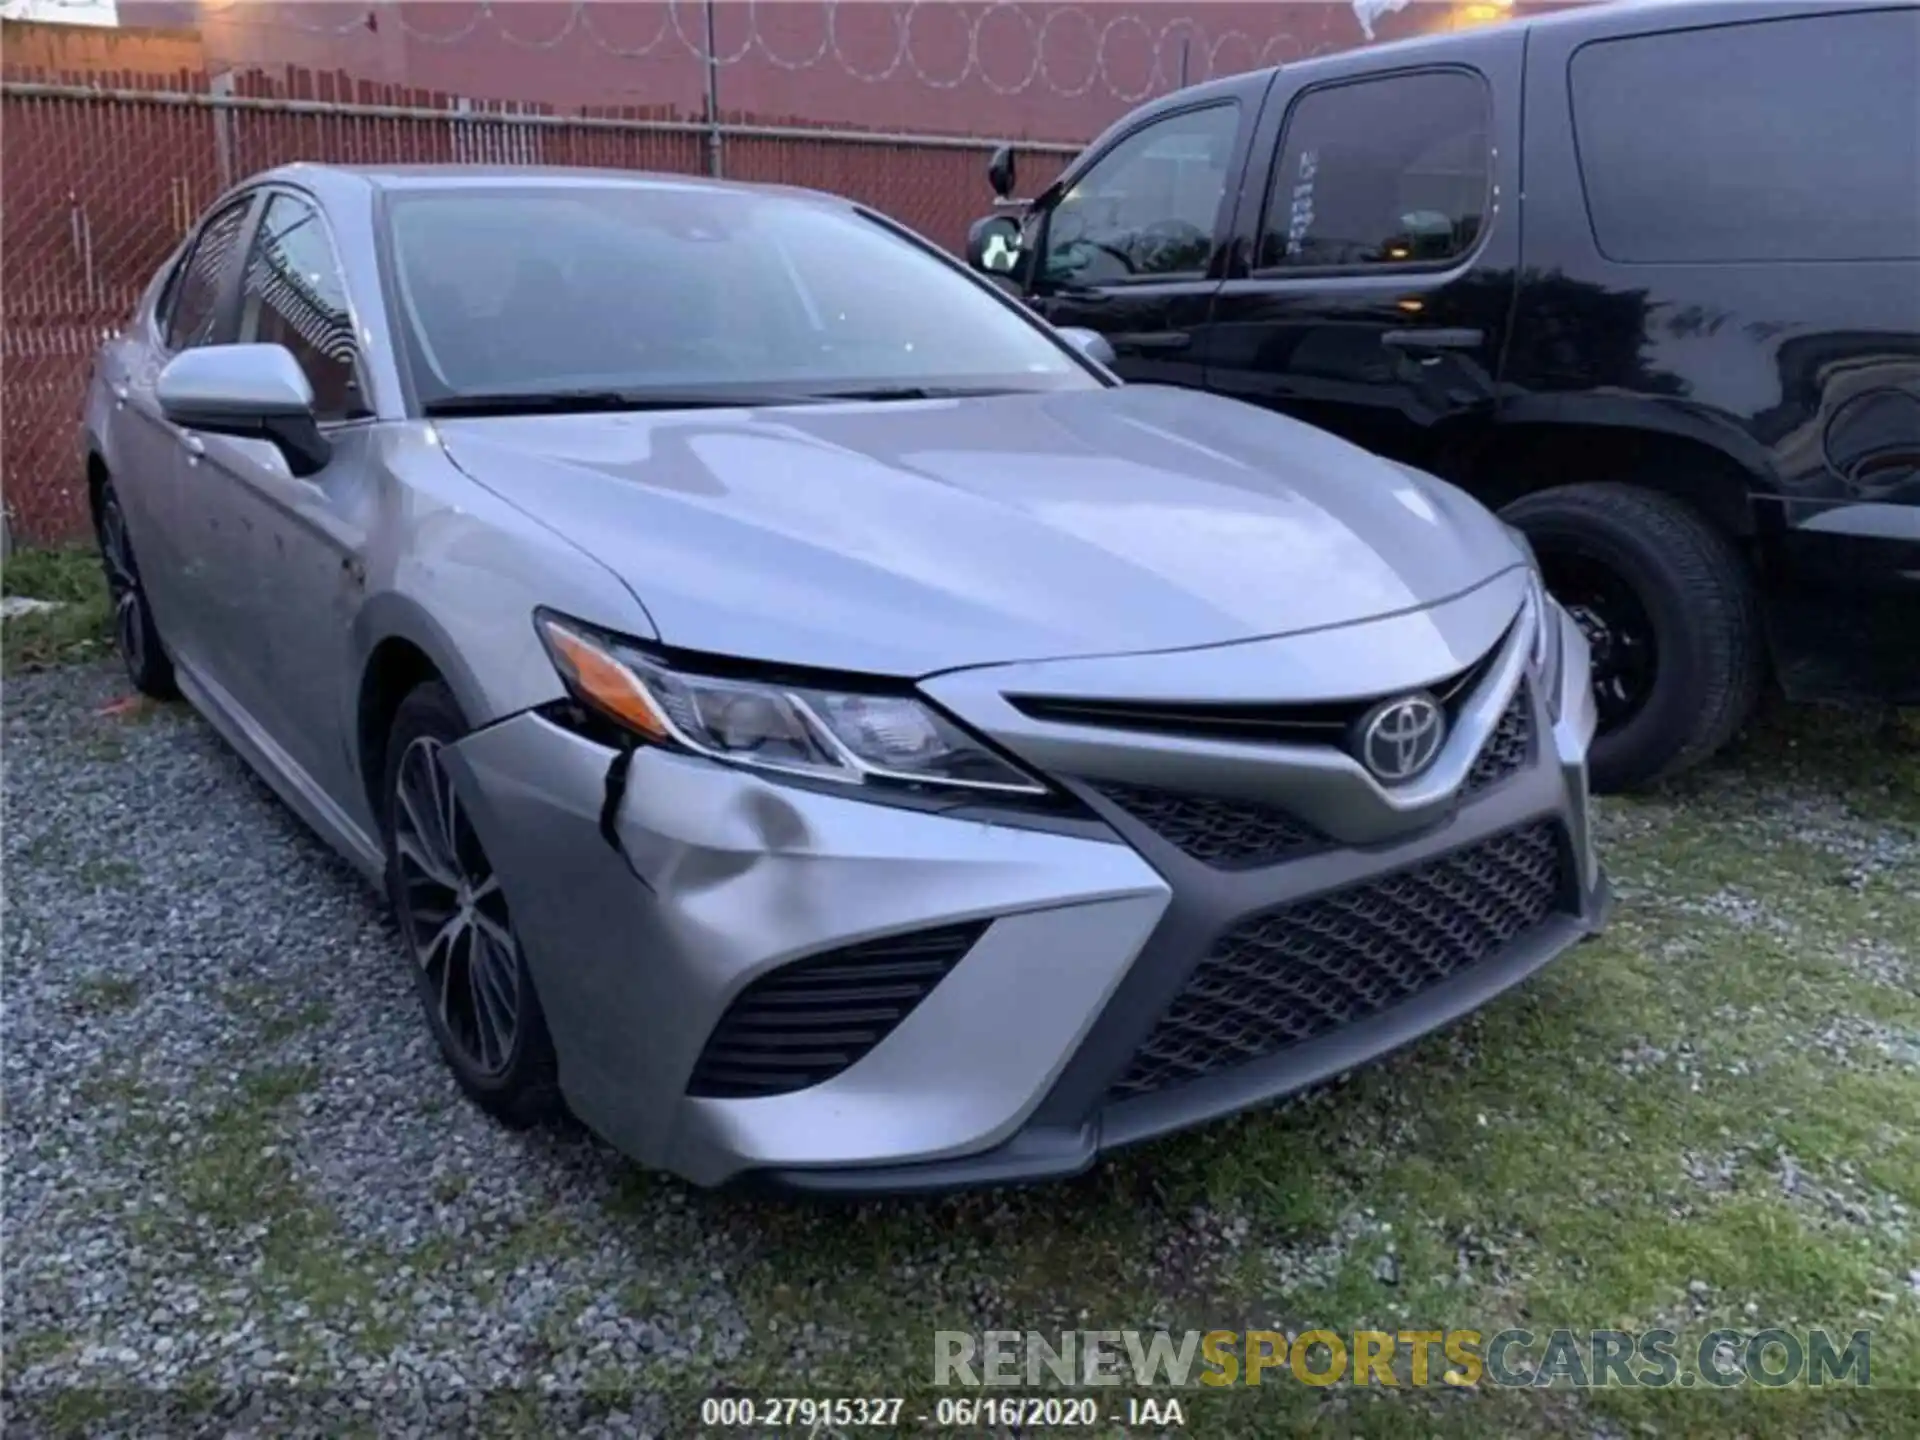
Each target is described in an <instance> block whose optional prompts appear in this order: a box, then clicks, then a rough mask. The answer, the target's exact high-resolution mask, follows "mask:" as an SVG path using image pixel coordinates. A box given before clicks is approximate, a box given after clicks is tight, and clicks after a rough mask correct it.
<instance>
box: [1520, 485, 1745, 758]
mask: <svg viewBox="0 0 1920 1440" xmlns="http://www.w3.org/2000/svg"><path fill="white" fill-rule="evenodd" d="M1502 515H1503V517H1504V518H1505V519H1506V520H1508V521H1509V522H1510V523H1511V524H1513V525H1514V526H1516V527H1517V528H1518V529H1520V530H1521V531H1522V532H1523V533H1524V534H1525V535H1526V536H1527V538H1528V540H1530V541H1531V542H1532V543H1533V546H1534V550H1535V552H1536V553H1537V554H1538V555H1539V557H1540V565H1541V568H1542V569H1543V570H1544V571H1545V572H1546V579H1547V585H1548V588H1549V589H1550V590H1552V591H1553V592H1554V594H1555V596H1556V598H1558V599H1559V600H1560V601H1561V602H1562V603H1563V604H1566V605H1567V606H1568V607H1569V609H1570V610H1571V611H1573V613H1574V615H1575V618H1576V619H1577V620H1580V621H1581V625H1582V628H1583V629H1584V630H1586V631H1587V632H1588V637H1589V640H1590V641H1592V642H1593V645H1594V650H1595V671H1596V678H1595V683H1596V691H1597V692H1602V693H1597V696H1596V698H1597V699H1598V700H1599V701H1600V703H1601V707H1602V723H1601V727H1600V732H1599V733H1598V734H1597V735H1596V736H1595V737H1594V743H1593V750H1592V755H1591V759H1590V767H1591V774H1592V780H1593V787H1594V789H1595V790H1598V791H1600V792H1602V793H1616V792H1619V791H1624V790H1633V789H1636V788H1638V787H1641V786H1644V785H1647V784H1650V783H1651V782H1653V781H1655V780H1658V779H1661V778H1662V777H1664V776H1668V775H1673V774H1677V773H1678V772H1680V771H1682V770H1684V769H1686V768H1688V767H1689V766H1691V765H1694V764H1697V763H1698V762H1700V761H1701V760H1704V759H1705V758H1706V757H1707V756H1709V755H1711V754H1713V753H1714V752H1715V751H1716V750H1718V749H1720V747H1721V746H1723V745H1725V744H1726V743H1727V741H1729V740H1730V739H1732V738H1733V736H1734V735H1735V733H1736V732H1738V730H1739V729H1740V727H1741V726H1742V725H1743V724H1745V723H1746V720H1747V717H1748V716H1749V715H1750V714H1752V713H1753V708H1754V705H1755V704H1756V703H1757V701H1758V700H1759V695H1760V685H1761V681H1762V679H1763V677H1764V675H1765V670H1766V661H1765V641H1764V636H1763V633H1762V624H1761V616H1760V605H1759V600H1758V598H1757V596H1756V594H1755V591H1754V586H1753V578H1752V575H1751V574H1750V573H1749V571H1748V569H1747V565H1746V562H1745V560H1744V559H1743V558H1742V556H1741V554H1740V551H1739V550H1738V548H1737V547H1736V546H1735V544H1734V542H1733V540H1732V538H1731V537H1730V536H1728V535H1727V534H1725V533H1724V532H1723V531H1721V530H1719V529H1717V528H1716V527H1715V526H1714V525H1713V524H1712V523H1711V522H1709V521H1708V520H1707V518H1706V517H1705V516H1704V515H1702V514H1700V512H1699V511H1697V510H1695V509H1694V508H1693V507H1692V506H1690V505H1687V504H1686V503H1685V502H1683V501H1680V500H1677V499H1675V498H1673V497H1672V496H1670V495H1665V494H1662V493H1660V492H1659V491H1655V490H1647V489H1643V488H1641V487H1639V486H1636V485H1623V484H1596V485H1568V486H1564V487H1562V488H1559V489H1554V490H1542V491H1540V492H1538V493H1536V494H1533V495H1528V496H1525V497H1523V498H1521V499H1519V500H1516V501H1515V502H1514V503H1513V504H1511V505H1509V506H1507V508H1506V509H1505V510H1504V511H1502ZM1609 585H1611V586H1613V587H1615V588H1614V592H1613V593H1614V594H1615V595H1616V596H1617V599H1618V604H1619V605H1620V606H1623V607H1624V608H1625V609H1626V610H1627V611H1629V612H1631V614H1632V615H1633V618H1634V620H1636V621H1637V622H1638V623H1639V624H1640V625H1641V626H1642V627H1644V630H1645V632H1646V633H1645V634H1644V636H1640V637H1635V638H1634V640H1633V642H1632V643H1633V644H1638V645H1639V646H1641V647H1642V649H1641V650H1640V652H1639V655H1640V660H1641V675H1640V685H1639V686H1638V688H1637V689H1636V691H1635V693H1636V695H1637V699H1636V700H1635V701H1634V702H1633V703H1631V705H1630V706H1629V705H1628V704H1627V703H1626V702H1625V701H1623V700H1622V698H1621V695H1622V690H1621V689H1619V688H1616V689H1615V690H1614V692H1613V693H1612V694H1608V693H1604V691H1605V687H1607V686H1609V685H1612V686H1615V687H1620V686H1621V685H1622V681H1621V680H1620V679H1619V677H1618V673H1617V672H1618V671H1619V670H1620V669H1621V668H1622V667H1623V662H1622V660H1621V658H1620V657H1621V656H1623V655H1625V654H1628V653H1631V652H1632V645H1631V644H1630V643H1629V641H1628V639H1627V638H1626V637H1625V636H1624V634H1623V633H1622V630H1621V629H1616V628H1610V627H1609V625H1608V623H1606V619H1605V609H1604V607H1603V606H1599V605H1596V604H1594V603H1590V601H1591V596H1590V594H1587V593H1583V592H1591V591H1592V590H1594V589H1595V588H1596V587H1598V588H1599V589H1601V590H1605V589H1606V588H1607V587H1608V586H1609ZM1636 607H1637V608H1636ZM1609 667H1614V669H1615V671H1616V673H1615V674H1614V675H1612V676H1610V675H1609V673H1608V672H1609ZM1649 671H1650V673H1647V672H1649ZM1610 704H1611V706H1612V708H1613V710H1614V711H1615V713H1614V714H1613V715H1611V716H1609V715H1608V713H1607V711H1608V709H1609V705H1610Z"/></svg>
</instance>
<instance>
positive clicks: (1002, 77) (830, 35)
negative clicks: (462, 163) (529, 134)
mask: <svg viewBox="0 0 1920 1440" xmlns="http://www.w3.org/2000/svg"><path fill="white" fill-rule="evenodd" d="M1362 3H1371V4H1372V5H1373V6H1374V7H1375V8H1377V7H1378V6H1379V4H1380V0H1357V3H1356V5H1354V6H1350V7H1341V8H1348V9H1352V10H1353V11H1354V13H1355V15H1356V21H1355V34H1354V37H1353V42H1352V43H1359V42H1362V41H1364V40H1365V39H1366V38H1368V37H1367V35H1366V34H1365V33H1363V30H1364V29H1365V27H1364V26H1363V21H1367V20H1370V19H1371V18H1373V11H1372V10H1369V11H1368V12H1367V14H1366V15H1365V16H1362V15H1361V14H1360V11H1359V8H1358V7H1359V4H1362ZM318 8H320V7H318V6H314V7H307V6H279V5H261V4H258V3H257V0H225V3H223V4H218V5H206V6H204V7H203V10H204V12H205V13H207V14H212V15H219V16H220V17H221V18H222V19H223V21H225V22H226V23H229V24H232V25H236V26H241V27H246V26H264V27H271V28H274V29H284V30H292V31H297V32H301V33H305V34H309V35H315V36H338V37H344V36H348V35H352V34H355V33H359V32H367V31H374V32H378V31H379V30H380V29H382V28H384V27H386V26H388V25H391V26H392V27H393V28H394V29H396V30H397V31H398V32H399V33H400V34H402V35H404V36H406V37H407V38H408V39H410V40H413V41H416V42H418V43H420V44H423V45H430V46H435V47H440V48H454V47H458V46H460V45H463V44H466V43H468V42H470V41H472V40H474V39H475V38H476V37H479V36H483V35H491V36H493V37H495V38H497V39H498V40H499V41H500V42H501V43H502V44H505V45H508V46H511V47H513V48H516V49H521V50H527V51H552V50H557V49H560V48H561V47H563V46H567V45H569V44H576V45H584V46H586V47H588V48H590V49H593V50H596V51H598V52H600V53H601V54H605V55H610V56H614V57H616V58H619V59H624V60H645V59H650V58H656V57H662V56H663V55H676V56H677V55H682V54H684V55H686V56H689V57H691V58H693V59H694V60H697V61H699V62H700V63H702V64H708V63H711V64H713V65H715V66H718V67H727V66H733V65H740V64H744V63H747V62H750V61H756V60H757V61H760V62H763V63H765V64H769V65H772V66H774V67H775V68H776V69H780V70H784V71H788V72H790V73H808V72H814V71H825V72H827V73H828V74H830V75H833V76H835V78H841V77H844V78H845V79H848V80H853V81H856V82H859V83H861V84H867V85H877V84H882V83H886V82H889V81H894V80H898V79H902V78H905V79H910V80H913V81H915V82H917V83H918V84H920V85H922V86H924V87H926V88H927V89H930V90H943V91H944V90H956V89H959V88H960V87H962V86H964V85H966V84H967V83H968V82H969V81H971V80H977V81H978V82H979V83H980V84H981V85H982V86H984V87H985V88H986V89H988V90H989V91H991V92H992V93H994V94H996V95H1000V96H1016V95H1025V94H1031V93H1037V94H1041V95H1046V96H1050V97H1054V98H1059V99H1066V100H1071V99H1078V98H1080V97H1082V96H1086V95H1088V94H1090V93H1092V92H1094V91H1096V90H1099V91H1101V92H1103V94H1104V96H1105V97H1108V98H1111V99H1114V100H1118V101H1120V102H1122V103H1127V104H1132V103H1135V102H1138V101H1140V100H1144V99H1146V98H1147V97H1148V96H1149V95H1152V94H1156V93H1159V92H1161V91H1165V90H1168V89H1172V88H1175V87H1176V86H1178V85H1180V84H1183V83H1184V84H1197V83H1199V82H1202V81H1205V80H1210V79H1214V78H1216V77H1218V76H1222V75H1230V74H1237V73H1240V72H1242V71H1246V70H1256V69H1261V68H1263V67H1265V66H1268V65H1276V64H1281V63H1284V62H1287V61H1293V60H1301V59H1306V58H1309V57H1310V56H1313V55H1320V54H1325V53H1328V52H1330V51H1333V50H1337V49H1342V48H1345V46H1344V45H1343V44H1341V43H1338V42H1334V41H1330V40H1320V41H1318V42H1316V43H1314V44H1313V45H1311V46H1308V45H1306V44H1305V43H1304V42H1302V40H1301V39H1300V38H1299V37H1298V36H1297V35H1296V34H1295V32H1294V31H1293V30H1292V29H1289V28H1286V27H1284V26H1283V27H1279V28H1275V29H1272V30H1265V31H1261V30H1243V29H1240V28H1238V27H1231V28H1227V29H1223V30H1220V31H1218V32H1209V30H1208V29H1207V28H1206V26H1204V25H1203V24H1201V22H1200V21H1198V20H1196V19H1194V18H1193V17H1191V16H1188V15H1181V16H1176V17H1174V18H1172V19H1163V18H1161V16H1159V15H1153V14H1152V12H1153V11H1155V10H1161V11H1164V10H1165V9H1166V8H1170V7H1166V6H1157V5H1155V6H1130V7H1127V8H1125V9H1120V8H1118V7H1115V6H1110V5H1105V4H1102V5H1075V4H1067V5H1045V6H1039V5H1030V4H1022V3H1019V0H989V3H987V4H985V5H981V6H969V5H963V4H959V3H955V0H907V3H905V4H898V3H890V4H879V3H875V0H812V3H811V4H809V5H807V6H806V8H808V9H810V10H811V11H812V12H813V13H814V14H816V15H817V16H818V34H817V37H815V38H813V39H811V40H810V41H809V42H808V44H805V45H802V46H801V47H799V48H798V49H797V50H796V51H791V52H786V51H783V50H782V49H781V48H780V42H778V41H776V40H775V39H773V38H771V37H770V36H769V35H768V34H767V31H768V30H769V29H770V28H773V27H770V26H768V25H766V24H763V23H762V20H763V11H764V10H771V9H777V10H778V11H779V12H780V13H781V14H782V15H783V16H788V17H790V16H792V15H794V14H795V13H797V12H799V11H800V10H801V9H802V0H713V9H714V11H715V13H716V15H717V16H719V17H721V19H722V28H724V29H725V30H726V31H727V33H728V34H729V36H731V37H737V38H733V39H731V40H730V41H729V43H728V44H726V45H724V46H723V45H719V44H715V45H714V47H713V51H712V53H711V54H710V53H709V50H708V25H707V19H708V16H707V13H706V12H707V9H708V0H654V3H652V4H649V5H644V6H643V5H640V4H632V3H622V4H617V5H614V4H604V3H595V0H544V3H527V0H472V3H471V4H470V5H469V6H467V7H465V8H466V13H465V15H464V16H461V17H459V18H458V19H456V20H454V21H453V22H452V23H449V24H444V25H436V24H433V23H429V22H426V21H424V20H423V19H422V18H421V17H420V16H419V15H417V14H415V13H414V12H416V11H419V10H423V9H424V10H428V11H431V12H437V13H439V14H442V15H444V13H445V12H446V11H449V10H452V9H454V8H455V7H454V6H452V5H446V4H435V5H430V6H421V5H419V4H417V3H414V0H367V3H365V4H364V5H358V6H355V7H354V14H353V15H352V17H351V18H339V19H333V20H327V21H315V20H312V19H303V18H296V17H299V16H300V15H301V14H302V13H303V12H310V10H312V9H318ZM329 8H333V7H329ZM1248 8H1249V9H1253V8H1254V7H1248ZM640 9H648V10H652V11H653V12H655V13H654V15H653V17H652V18H651V19H650V20H649V21H648V23H647V24H645V25H643V26H641V27H640V32H639V36H638V37H622V36H620V35H618V34H616V33H614V27H613V26H612V24H611V23H610V12H626V11H636V10H640ZM876 11H884V12H885V13H886V15H887V25H886V27H885V29H886V31H887V32H888V37H889V38H888V39H886V40H885V41H883V43H882V45H881V49H880V55H879V57H878V58H877V59H876V58H874V57H866V58H862V57H861V56H859V55H857V54H856V53H854V52H855V50H856V49H857V48H858V47H857V46H855V45H854V44H852V43H851V42H850V40H849V32H850V31H851V29H852V26H851V25H850V24H848V23H847V21H846V20H845V19H844V18H843V17H845V16H846V15H849V14H852V13H855V12H858V13H862V14H865V15H872V14H873V13H874V12H876ZM1256 13H1257V12H1256ZM935 17H938V19H937V21H936V18H935ZM935 23H938V24H940V25H941V26H943V27H946V29H945V33H944V34H943V35H942V37H941V41H940V42H939V43H938V45H937V49H938V50H939V51H940V53H942V54H945V55H947V56H950V57H952V58H951V59H950V60H949V62H948V63H946V64H944V65H942V64H939V63H935V62H930V61H929V60H928V58H927V56H928V52H929V51H930V50H932V49H934V48H936V46H935V42H934V41H933V40H932V39H931V34H930V31H929V28H928V27H929V26H931V25H933V24H935ZM955 26H958V27H964V28H963V29H958V30H956V29H954V28H952V27H955ZM995 30H997V31H999V32H1000V34H999V35H998V36H997V37H996V39H997V43H995V44H991V45H989V44H983V37H986V36H988V35H989V33H990V32H992V31H995ZM1015 36H1018V37H1019V38H1018V39H1014V38H1013V37H1015ZM1127 50H1131V51H1132V52H1133V53H1134V54H1135V55H1136V56H1138V57H1142V58H1144V60H1145V64H1144V66H1143V67H1142V66H1138V65H1125V64H1123V61H1122V59H1121V57H1122V54H1123V52H1125V51H1127ZM1003 52H1004V53H1007V54H1010V55H1011V56H1012V57H1013V58H1012V63H1011V64H1007V63H1005V62H1003V61H999V60H993V59H990V58H989V56H990V54H991V55H996V56H997V55H999V54H1001V53H1003ZM1123 69H1127V70H1130V69H1143V70H1144V76H1143V78H1140V79H1138V80H1137V81H1135V80H1132V79H1129V78H1126V77H1124V76H1123V75H1122V74H1121V73H1120V72H1121V71H1122V70H1123Z"/></svg>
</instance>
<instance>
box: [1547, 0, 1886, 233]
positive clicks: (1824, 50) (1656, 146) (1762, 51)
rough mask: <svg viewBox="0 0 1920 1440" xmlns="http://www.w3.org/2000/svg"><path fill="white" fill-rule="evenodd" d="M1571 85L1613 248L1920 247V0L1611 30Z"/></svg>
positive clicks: (1600, 222)
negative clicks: (1677, 27) (1693, 26)
mask: <svg viewBox="0 0 1920 1440" xmlns="http://www.w3.org/2000/svg"><path fill="white" fill-rule="evenodd" d="M1569 83H1570V86H1571V89H1572V92H1573V115H1574V129H1575V135H1576V139H1577V141H1578V144H1579V151H1580V171H1581V177H1582V179H1583V181H1584V183H1585V185H1586V191H1587V206H1588V210H1589V213H1590V216H1591V218H1592V222H1593V234H1594V240H1595V243H1596V244H1598V245H1599V247H1600V250H1601V253H1603V254H1604V255H1606V256H1607V258H1608V259H1611V260H1618V261H1623V262H1628V263H1636V262H1637V263H1649V264H1660V263H1666V264H1675V263H1689V262H1699V261H1723V262H1725V261H1743V260H1745V261H1765V260H1776V261H1777V260H1825V261H1839V260H1908V259H1914V258H1917V257H1920V108H1917V107H1920V100H1917V99H1916V97H1920V10H1916V9H1912V8H1908V9H1901V10H1877V11H1863V12H1854V13H1849V14H1832V15H1814V16H1806V17H1801V18H1795V19H1781V20H1761V21H1752V22H1748V23H1744V24H1739V25H1719V26H1714V27H1713V28H1711V29H1705V30H1689V31H1681V32H1676V33H1667V34H1657V35H1638V36H1633V37H1630V38H1627V39H1621V40H1604V41H1596V42H1594V43H1592V44H1588V45H1585V46H1582V47H1581V48H1580V50H1579V51H1577V52H1576V53H1575V55H1574V57H1573V61H1572V68H1571V74H1570V79H1569Z"/></svg>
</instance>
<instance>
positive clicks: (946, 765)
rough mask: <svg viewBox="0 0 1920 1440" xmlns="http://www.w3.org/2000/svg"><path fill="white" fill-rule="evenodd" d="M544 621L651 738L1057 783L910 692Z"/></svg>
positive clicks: (828, 763) (715, 751)
mask: <svg viewBox="0 0 1920 1440" xmlns="http://www.w3.org/2000/svg"><path fill="white" fill-rule="evenodd" d="M534 624H535V628H536V629H537V630H538V631H539V633H540V639H541V641H542V643H544V644H545V645H546V647H547V654H548V655H549V656H550V657H552V660H553V664H554V668H555V669H556V670H558V671H559V672H560V678H561V680H563V681H564V682H565V683H566V687H567V689H568V691H569V692H571V693H572V695H573V698H574V699H575V700H577V701H579V702H580V704H582V705H584V706H586V707H588V708H589V709H590V710H592V711H593V712H594V713H596V714H597V715H600V716H602V717H604V718H605V719H608V720H611V721H613V722H614V723H615V724H617V725H619V726H621V727H623V728H624V729H626V730H628V731H630V732H631V733H633V734H634V735H635V736H637V737H638V738H639V739H641V740H644V741H646V742H648V743H650V744H654V745H661V746H665V747H667V748H669V749H677V750H683V751H687V752H689V753H691V754H694V755H703V756H705V757H707V758H708V759H711V760H722V761H725V762H727V763H728V764H732V765H744V766H748V767H750V768H752V769H756V770H767V771H772V772H774V773H777V774H785V775H796V776H802V777H805V778H809V779H815V780H829V781H837V782H840V783H843V784H847V785H864V784H868V783H876V784H881V785H889V784H891V785H914V786H932V787H936V788H939V789H946V790H956V789H957V790H971V791H982V792H987V793H994V794H1001V795H1024V796H1037V795H1046V794H1048V793H1050V792H1049V791H1048V789H1047V787H1046V786H1045V785H1042V784H1041V783H1040V782H1039V781H1037V780H1035V779H1033V778H1032V777H1031V776H1028V775H1026V774H1023V773H1022V772H1021V771H1019V770H1017V769H1015V768H1014V767H1013V766H1012V765H1011V764H1009V763H1008V762H1007V761H1005V760H1002V759H1001V758H1000V757H999V756H998V755H996V754H994V753H993V752H992V751H991V750H989V749H987V748H986V747H985V746H984V745H982V744H981V743H980V742H979V741H977V740H975V739H974V738H973V737H972V736H970V735H968V734H967V733H966V732H965V731H964V730H962V729H960V727H959V726H957V725H955V724H954V723H953V722H952V721H950V720H948V719H947V718H946V717H945V716H943V715H941V714H940V713H939V712H938V711H935V710H933V709H931V708H930V707H928V706H927V705H924V704H922V703H921V702H920V701H919V700H916V699H914V698H913V697H912V696H908V695H881V694H861V693H857V692H852V691H841V690H827V689H818V688H814V687H810V686H798V685H782V684H776V683H772V682H766V681H758V680H735V679H728V678H724V677H721V676H713V675H697V674H690V673H688V672H686V671H684V670H679V669H672V668H669V667H668V666H666V665H664V664H662V663H661V662H660V661H658V660H656V659H654V658H652V657H651V656H648V655H645V654H642V653H641V652H640V651H639V650H638V649H636V648H635V647H634V646H633V645H631V644H630V643H628V642H625V641H622V640H620V639H618V638H616V637H614V636H611V635H607V634H604V633H602V632H600V631H598V630H595V629H592V628H590V627H588V626H585V625H581V624H578V623H576V622H574V621H570V620H562V619H560V618H558V617H557V616H552V615H546V614H541V615H537V616H536V617H535V620H534Z"/></svg>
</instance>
